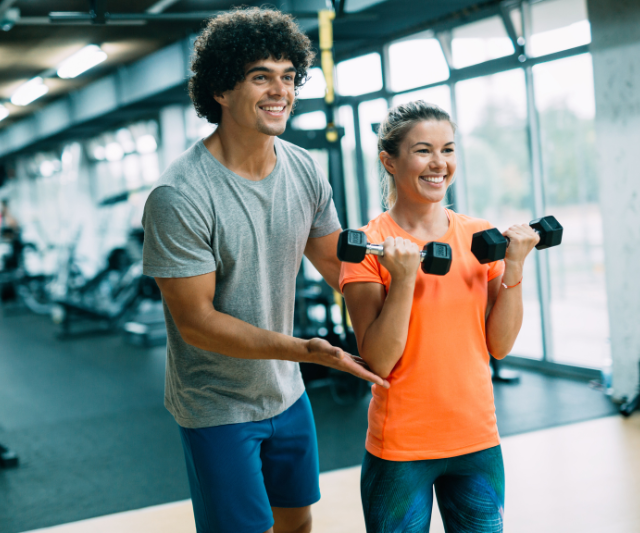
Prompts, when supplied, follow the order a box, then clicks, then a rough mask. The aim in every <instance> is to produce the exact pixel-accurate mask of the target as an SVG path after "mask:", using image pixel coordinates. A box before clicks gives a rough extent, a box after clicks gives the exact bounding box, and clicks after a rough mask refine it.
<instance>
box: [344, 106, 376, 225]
mask: <svg viewBox="0 0 640 533" xmlns="http://www.w3.org/2000/svg"><path fill="white" fill-rule="evenodd" d="M337 119H338V125H339V126H341V127H343V128H344V136H343V137H342V139H340V147H341V149H342V170H343V175H344V189H345V194H346V199H347V224H348V225H349V227H350V228H359V227H360V226H362V224H363V223H364V224H366V223H367V222H368V221H369V220H368V219H367V220H363V219H362V217H361V214H360V194H366V191H360V188H359V186H358V176H357V167H356V165H357V164H358V162H357V158H356V132H355V124H354V121H353V108H352V107H351V106H350V105H343V106H340V107H339V108H338V116H337ZM365 214H366V213H365Z"/></svg>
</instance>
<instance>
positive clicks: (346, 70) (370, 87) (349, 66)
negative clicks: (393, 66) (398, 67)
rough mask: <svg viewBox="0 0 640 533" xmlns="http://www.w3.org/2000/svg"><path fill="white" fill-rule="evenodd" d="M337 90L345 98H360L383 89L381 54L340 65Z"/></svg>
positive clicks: (349, 60) (337, 69)
mask: <svg viewBox="0 0 640 533" xmlns="http://www.w3.org/2000/svg"><path fill="white" fill-rule="evenodd" d="M336 89H337V91H338V93H340V94H342V95H344V96H358V95H361V94H367V93H372V92H375V91H379V90H380V89H382V64H381V62H380V54H375V53H374V54H367V55H364V56H359V57H354V58H353V59H347V60H346V61H342V62H340V63H338V65H337V67H336Z"/></svg>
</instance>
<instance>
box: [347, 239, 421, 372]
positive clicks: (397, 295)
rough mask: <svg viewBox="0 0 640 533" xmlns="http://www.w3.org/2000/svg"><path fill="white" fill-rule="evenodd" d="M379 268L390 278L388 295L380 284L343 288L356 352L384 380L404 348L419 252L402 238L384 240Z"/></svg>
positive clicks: (348, 285)
mask: <svg viewBox="0 0 640 533" xmlns="http://www.w3.org/2000/svg"><path fill="white" fill-rule="evenodd" d="M383 247H384V256H382V257H379V258H378V259H379V261H380V264H381V265H382V266H384V267H385V268H386V269H387V270H388V272H389V274H390V275H391V284H390V285H389V292H388V294H386V296H385V287H384V285H381V284H379V283H370V282H354V283H348V284H347V285H345V287H344V299H345V301H346V303H347V309H348V310H349V316H350V317H351V322H352V323H353V331H354V333H355V334H356V339H357V340H358V351H359V352H360V357H362V358H363V359H364V360H365V361H366V362H367V364H368V365H369V368H371V370H372V371H373V372H374V373H375V374H377V375H379V376H380V377H382V378H386V377H387V376H388V375H389V374H391V371H392V370H393V367H394V366H396V363H397V362H398V360H399V359H400V357H401V356H402V353H403V352H404V347H405V345H406V344H407V335H408V333H409V318H410V317H411V305H412V304H413V292H414V290H415V285H416V274H417V272H418V266H419V265H420V250H419V249H418V246H417V245H416V244H415V243H412V242H411V241H409V240H406V239H402V238H401V237H396V238H395V239H394V238H393V237H387V238H386V239H385V241H384V243H383Z"/></svg>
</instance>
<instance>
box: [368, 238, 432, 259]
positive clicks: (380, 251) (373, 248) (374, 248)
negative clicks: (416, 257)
mask: <svg viewBox="0 0 640 533" xmlns="http://www.w3.org/2000/svg"><path fill="white" fill-rule="evenodd" d="M366 253H367V254H369V255H377V256H378V257H384V247H383V246H382V244H371V243H370V242H368V243H367V251H366ZM426 256H427V252H426V251H425V250H420V262H421V263H422V261H424V258H425V257H426Z"/></svg>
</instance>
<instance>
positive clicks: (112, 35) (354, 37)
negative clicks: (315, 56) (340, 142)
mask: <svg viewBox="0 0 640 533" xmlns="http://www.w3.org/2000/svg"><path fill="white" fill-rule="evenodd" d="M272 3H273V4H274V5H275V6H276V7H278V8H280V9H282V10H283V11H288V12H291V13H293V14H294V15H295V16H296V17H297V19H298V20H299V22H300V25H301V26H302V27H303V29H304V30H305V31H306V32H307V33H308V35H309V37H310V38H311V39H312V41H313V42H315V43H317V41H318V29H317V21H316V13H317V10H318V9H322V8H324V7H325V6H326V5H327V0H280V1H278V0H276V1H274V2H272ZM498 3H499V0H446V1H443V0H335V9H336V12H337V18H336V20H335V21H334V45H335V48H334V51H335V55H336V58H337V59H340V58H345V57H349V56H352V55H354V54H356V53H357V52H358V51H359V50H363V49H366V48H371V47H375V46H376V45H380V44H382V43H384V42H386V41H388V40H390V39H392V38H395V37H400V36H404V35H407V34H409V33H411V32H412V31H420V30H423V29H426V28H427V27H429V26H430V25H437V24H439V23H442V22H443V21H444V22H449V23H450V22H451V21H455V20H457V21H458V22H462V21H464V20H465V19H467V18H474V17H475V16H477V14H478V13H481V12H482V11H484V10H485V9H487V8H491V7H495V6H496V5H497V4H498ZM101 4H102V5H106V11H107V12H108V13H110V14H112V15H116V14H117V15H125V14H130V15H132V14H139V15H141V14H145V13H146V14H147V15H148V14H149V13H152V14H154V15H155V16H156V17H163V18H162V20H157V19H156V20H147V21H121V22H118V23H114V20H113V19H112V20H108V23H107V24H92V23H91V22H90V21H84V22H83V23H80V24H79V23H77V22H76V23H71V22H67V23H53V22H50V20H49V13H51V12H52V11H55V12H82V13H85V14H88V12H89V10H90V8H91V6H92V5H93V6H94V8H96V9H98V10H100V5H101ZM239 4H241V5H265V4H264V2H263V1H244V2H241V3H239V2H238V1H237V0H236V1H229V0H208V1H204V0H160V1H158V0H55V1H54V0H0V20H2V18H3V17H2V14H3V13H5V16H6V13H7V10H8V9H13V10H16V9H17V10H19V15H20V18H19V19H18V20H17V22H16V23H15V25H14V26H13V27H12V28H11V29H9V31H1V30H0V103H3V104H4V105H5V106H6V107H7V108H8V109H9V111H10V115H9V117H8V118H6V119H5V120H3V121H1V122H0V129H3V128H6V127H7V126H9V125H10V124H12V123H14V122H16V121H18V120H20V119H21V118H23V117H25V116H27V115H30V114H32V113H33V112H35V111H37V110H38V109H41V108H42V107H43V106H45V105H47V104H48V103H50V102H52V101H54V100H55V99H57V98H59V97H61V96H63V95H66V94H68V93H70V92H71V91H74V90H76V89H78V88H80V87H82V86H84V85H86V84H88V83H89V82H91V81H94V80H95V79H97V78H100V77H103V76H105V75H106V74H108V73H110V72H112V71H113V70H115V69H117V68H118V67H119V66H122V65H127V64H129V63H132V62H134V61H136V60H138V59H140V58H141V57H143V56H146V55H148V54H150V53H151V52H153V51H155V50H158V49H160V48H163V47H165V46H167V45H168V44H170V43H173V42H176V41H178V40H180V39H182V38H184V37H186V36H188V35H191V34H194V33H197V32H199V31H200V30H201V28H202V26H203V24H204V21H205V20H206V16H207V14H209V15H211V14H212V13H213V12H215V11H218V10H226V9H230V8H232V7H233V6H236V5H239ZM330 4H331V1H329V5H330ZM102 9H105V8H104V7H103V8H102ZM14 13H15V11H14ZM189 14H190V15H189ZM114 18H115V17H114ZM87 44H99V45H101V46H102V48H103V50H104V51H106V52H107V54H108V56H109V57H108V59H107V60H106V61H105V62H104V63H102V64H100V65H98V66H97V67H95V68H93V69H91V70H89V71H87V72H86V73H84V74H82V75H80V76H78V77H77V78H74V79H60V78H58V77H57V76H55V74H54V75H49V76H48V77H47V79H46V84H47V85H48V87H49V93H48V94H46V95H45V96H43V97H42V98H40V99H38V100H36V101H35V102H33V103H32V104H30V105H28V106H25V107H17V106H14V105H12V104H11V103H8V99H9V98H10V96H11V95H12V93H13V92H14V91H15V89H16V88H17V87H19V86H20V85H21V84H22V83H24V82H26V81H28V80H29V79H31V78H33V77H35V76H39V75H42V74H43V73H45V72H46V71H48V70H51V69H55V68H56V67H57V65H58V64H59V63H60V62H61V61H62V60H64V59H66V58H67V57H69V56H70V55H71V54H73V53H74V52H76V51H78V50H80V49H81V48H82V47H84V46H85V45H87Z"/></svg>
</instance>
